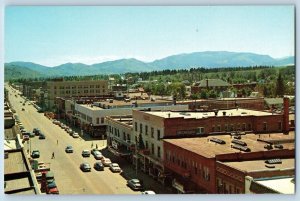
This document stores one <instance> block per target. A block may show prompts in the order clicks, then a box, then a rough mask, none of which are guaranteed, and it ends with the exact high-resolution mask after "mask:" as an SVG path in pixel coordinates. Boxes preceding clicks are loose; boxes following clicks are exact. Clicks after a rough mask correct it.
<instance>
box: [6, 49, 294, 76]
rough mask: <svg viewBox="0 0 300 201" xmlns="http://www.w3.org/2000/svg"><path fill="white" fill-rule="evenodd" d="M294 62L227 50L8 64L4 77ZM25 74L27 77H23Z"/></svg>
mask: <svg viewBox="0 0 300 201" xmlns="http://www.w3.org/2000/svg"><path fill="white" fill-rule="evenodd" d="M288 64H294V57H286V58H282V59H275V58H272V57H270V56H268V55H260V54H254V53H237V52H226V51H206V52H194V53H189V54H178V55H172V56H169V57H166V58H163V59H160V60H155V61H153V62H148V63H146V62H143V61H139V60H137V59H134V58H131V59H120V60H115V61H107V62H103V63H97V64H92V65H86V64H83V63H66V64H61V65H59V66H54V67H47V66H43V65H39V64H35V63H32V62H10V63H5V79H11V78H19V77H26V78H27V77H52V76H76V75H79V76H80V75H97V74H124V73H128V72H149V71H154V70H156V71H159V70H166V69H170V70H173V69H189V68H195V67H205V68H217V67H246V66H284V65H288ZM22 75H24V76H22Z"/></svg>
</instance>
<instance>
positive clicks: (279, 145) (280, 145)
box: [274, 144, 283, 149]
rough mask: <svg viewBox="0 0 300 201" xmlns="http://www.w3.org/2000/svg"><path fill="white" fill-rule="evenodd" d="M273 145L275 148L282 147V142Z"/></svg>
mask: <svg viewBox="0 0 300 201" xmlns="http://www.w3.org/2000/svg"><path fill="white" fill-rule="evenodd" d="M274 147H275V148H277V149H283V146H282V144H276V145H274Z"/></svg>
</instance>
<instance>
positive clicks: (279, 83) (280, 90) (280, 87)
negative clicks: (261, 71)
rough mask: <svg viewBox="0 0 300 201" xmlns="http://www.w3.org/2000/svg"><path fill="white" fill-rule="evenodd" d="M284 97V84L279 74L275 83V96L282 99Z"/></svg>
mask: <svg viewBox="0 0 300 201" xmlns="http://www.w3.org/2000/svg"><path fill="white" fill-rule="evenodd" d="M283 95H284V83H283V79H282V77H281V73H279V75H278V77H277V82H276V96H279V97H283Z"/></svg>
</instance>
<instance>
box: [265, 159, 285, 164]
mask: <svg viewBox="0 0 300 201" xmlns="http://www.w3.org/2000/svg"><path fill="white" fill-rule="evenodd" d="M265 163H267V164H281V163H282V161H281V159H280V158H275V159H269V160H266V161H265Z"/></svg>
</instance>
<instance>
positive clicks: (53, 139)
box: [6, 87, 140, 194]
mask: <svg viewBox="0 0 300 201" xmlns="http://www.w3.org/2000/svg"><path fill="white" fill-rule="evenodd" d="M6 88H7V89H8V90H9V99H10V103H11V105H12V107H13V108H14V109H15V110H16V114H17V115H18V116H19V118H20V121H21V122H22V123H23V125H24V127H25V129H26V130H27V131H31V132H32V130H33V128H39V129H40V130H41V131H42V132H43V133H44V134H45V135H46V139H45V140H40V139H38V137H37V136H36V137H34V138H30V141H31V143H28V144H27V142H25V149H31V151H32V150H39V151H40V158H39V161H43V162H44V163H49V164H50V168H51V171H53V173H54V176H55V181H56V184H57V186H58V189H59V191H60V194H140V192H135V191H132V190H131V189H130V188H129V187H127V186H126V182H127V181H126V180H125V179H124V178H123V177H122V176H121V175H120V174H119V173H112V172H111V171H110V170H109V168H108V167H105V170H104V171H96V170H95V169H94V168H93V165H94V163H95V162H96V159H94V157H93V156H92V155H91V156H90V157H89V158H83V157H82V156H81V152H82V150H84V149H88V150H91V141H84V140H83V139H81V138H73V137H72V136H70V135H69V134H68V133H67V132H66V131H65V130H63V129H61V128H60V127H59V126H57V125H54V124H53V123H52V121H51V120H49V119H48V118H46V117H45V116H44V114H43V113H38V112H37V110H36V109H35V108H34V107H33V105H28V103H29V102H27V103H26V105H25V106H23V103H24V102H25V100H24V99H23V98H21V97H20V96H18V97H15V95H16V94H17V92H18V91H16V92H13V90H12V89H11V88H10V87H6ZM22 108H24V109H25V111H22ZM57 141H58V143H57ZM93 143H94V147H95V144H96V143H97V144H98V147H99V148H101V145H102V142H100V141H94V142H93ZM67 145H72V146H73V149H74V153H69V154H67V153H66V152H65V147H66V146H67ZM53 152H54V154H55V159H51V156H52V153H53ZM82 162H88V163H89V164H90V165H91V167H92V171H91V172H82V171H81V170H80V168H79V165H80V164H81V163H82ZM112 162H114V161H112ZM121 168H122V167H121Z"/></svg>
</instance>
